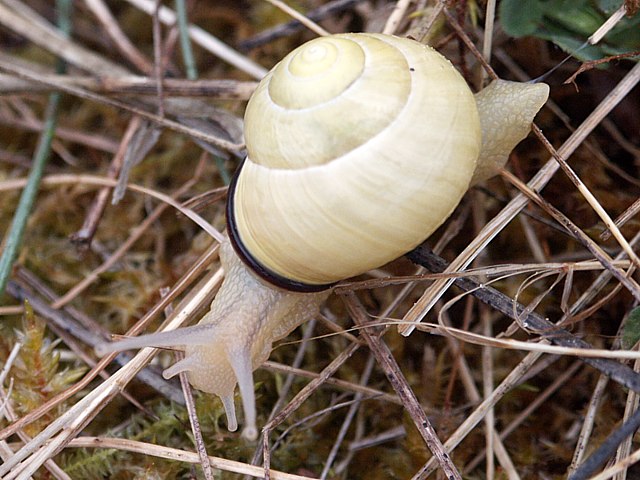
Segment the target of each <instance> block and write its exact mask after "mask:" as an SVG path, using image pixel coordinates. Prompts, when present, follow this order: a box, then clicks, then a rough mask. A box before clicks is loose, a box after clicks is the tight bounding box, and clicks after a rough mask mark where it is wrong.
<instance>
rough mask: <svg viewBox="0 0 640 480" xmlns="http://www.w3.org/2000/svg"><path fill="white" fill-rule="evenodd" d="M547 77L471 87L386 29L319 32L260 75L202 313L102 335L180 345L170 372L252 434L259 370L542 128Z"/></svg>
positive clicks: (428, 51) (125, 343)
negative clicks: (182, 321)
mask: <svg viewBox="0 0 640 480" xmlns="http://www.w3.org/2000/svg"><path fill="white" fill-rule="evenodd" d="M548 92H549V87H548V86H547V85H545V84H542V83H538V84H523V83H515V82H506V81H501V80H498V81H494V82H493V83H492V84H490V85H489V86H488V87H487V88H485V89H484V90H482V91H481V92H480V93H478V94H476V95H475V96H474V95H473V93H472V92H471V90H470V89H469V87H468V86H467V84H466V82H465V81H464V79H463V78H462V76H461V75H460V74H459V73H458V72H457V70H456V69H455V68H454V67H453V66H452V65H451V63H450V62H449V61H448V60H447V59H445V58H444V57H443V56H442V55H441V54H439V53H438V52H436V51H435V50H434V49H432V48H430V47H428V46H425V45H422V44H420V43H418V42H416V41H413V40H410V39H403V38H399V37H395V36H390V35H382V34H365V33H360V34H340V35H331V36H327V37H321V38H317V39H315V40H311V41H310V42H307V43H306V44H304V45H302V46H300V47H298V48H297V49H296V50H294V51H293V52H291V53H290V54H289V55H287V56H286V57H285V58H284V59H283V60H282V61H281V62H280V63H278V64H277V65H276V66H275V67H274V68H273V69H272V70H271V71H270V72H269V73H268V74H267V76H266V77H265V78H264V79H263V80H262V81H261V83H260V84H259V85H258V87H257V89H256V91H255V92H254V94H253V95H252V97H251V99H250V100H249V102H248V104H247V108H246V113H245V142H246V147H247V157H246V159H245V160H244V162H243V164H242V165H241V167H240V168H239V170H238V172H237V173H236V175H235V177H234V179H233V182H232V184H231V185H230V188H229V194H228V202H227V234H228V236H229V241H225V242H223V244H222V245H221V251H220V257H221V262H222V265H223V267H224V270H225V280H224V282H223V284H222V286H221V288H220V290H219V292H218V294H217V296H216V298H215V299H214V301H213V302H212V305H211V310H210V311H209V312H208V313H207V314H206V315H205V316H204V317H203V319H202V320H201V321H200V323H199V324H198V325H196V326H192V327H186V328H182V329H178V330H175V331H171V332H164V333H156V334H151V335H146V336H141V337H136V338H129V339H125V340H122V341H119V342H114V343H106V344H102V345H100V346H99V347H98V348H97V350H98V352H99V353H100V354H105V353H107V352H109V351H118V350H125V349H131V348H140V347H145V346H155V347H163V346H184V348H185V358H184V359H183V360H181V361H179V362H177V363H176V364H174V365H173V366H171V367H170V368H168V369H167V370H165V372H164V376H165V377H167V378H168V377H171V376H173V375H176V374H177V373H179V372H187V373H188V377H189V381H190V383H191V384H192V385H193V386H194V387H195V388H197V389H200V390H203V391H205V392H210V393H214V394H216V395H218V396H219V397H220V398H221V399H222V402H223V405H224V408H225V411H226V414H227V423H228V428H229V429H230V430H235V429H236V428H237V420H236V414H235V407H234V390H235V386H236V384H238V386H239V389H240V394H241V398H242V405H243V410H244V423H245V428H244V431H243V435H244V436H245V437H247V438H251V439H253V438H256V436H257V426H256V412H255V397H254V395H255V394H254V384H253V373H252V372H253V370H254V369H256V368H258V367H259V366H260V365H261V364H262V363H263V362H264V361H265V360H266V359H267V358H268V356H269V354H270V352H271V347H272V343H273V342H274V341H276V340H278V339H280V338H282V337H284V336H286V335H287V334H288V333H289V332H291V331H292V330H293V329H294V328H295V327H297V326H298V325H300V324H301V323H302V322H304V321H306V320H308V319H310V318H312V317H313V316H315V315H316V314H317V313H318V311H319V308H320V306H321V304H322V303H323V302H324V300H325V299H326V298H327V297H328V296H329V294H330V292H331V287H332V286H333V285H335V283H336V282H339V281H340V280H342V279H345V278H349V277H353V276H355V275H359V274H362V273H364V272H366V271H368V270H371V269H373V268H377V267H380V266H382V265H384V264H386V263H388V262H390V261H391V260H394V259H395V258H397V257H400V256H401V255H403V254H404V253H406V252H408V251H410V250H412V249H413V248H415V247H416V246H417V245H419V244H420V243H422V242H423V241H424V240H425V239H427V238H428V237H429V235H431V233H433V231H434V230H436V228H438V227H439V226H440V225H441V224H442V223H443V222H444V221H445V220H446V219H447V217H448V216H449V215H450V214H451V213H452V211H453V210H454V208H455V207H456V206H457V205H458V203H459V202H460V200H461V198H462V197H463V195H464V194H465V192H466V191H467V189H468V188H469V186H470V184H473V183H477V182H479V181H482V180H485V179H486V178H488V177H490V176H492V175H494V174H495V173H496V171H497V169H499V168H500V167H502V166H503V165H504V163H505V162H506V160H507V157H508V155H509V153H510V152H511V150H512V149H513V148H514V147H515V145H516V144H517V143H519V142H520V141H521V140H522V139H523V138H524V137H525V136H526V135H527V134H528V133H529V131H530V128H531V122H532V120H533V117H534V116H535V115H536V113H537V112H538V110H539V109H540V108H541V107H542V105H543V104H544V103H545V101H546V99H547V96H548Z"/></svg>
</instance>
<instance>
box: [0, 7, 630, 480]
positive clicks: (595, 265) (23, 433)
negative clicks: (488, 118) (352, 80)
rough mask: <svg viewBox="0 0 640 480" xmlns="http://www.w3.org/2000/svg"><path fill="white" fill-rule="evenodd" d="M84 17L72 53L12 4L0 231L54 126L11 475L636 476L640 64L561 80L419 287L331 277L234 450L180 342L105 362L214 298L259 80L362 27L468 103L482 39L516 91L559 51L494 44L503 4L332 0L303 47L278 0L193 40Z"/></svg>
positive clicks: (244, 10) (441, 242) (8, 364)
mask: <svg viewBox="0 0 640 480" xmlns="http://www.w3.org/2000/svg"><path fill="white" fill-rule="evenodd" d="M73 3H74V12H73V15H72V17H71V18H72V21H71V25H72V28H71V30H72V34H71V36H70V37H69V38H67V37H66V36H65V35H63V34H61V33H60V31H59V30H57V29H56V27H55V23H56V19H55V11H54V9H53V7H52V4H51V2H44V1H41V0H28V1H25V2H18V1H15V0H0V25H2V27H1V28H0V198H1V203H0V225H1V226H2V230H3V231H8V230H9V227H10V224H11V222H12V220H13V219H14V218H15V217H19V215H17V214H16V210H17V205H18V202H19V193H20V191H21V190H22V189H23V188H24V187H25V185H26V184H27V180H26V178H27V176H28V175H29V174H30V172H32V171H33V170H34V168H35V167H34V165H36V163H37V162H38V161H39V160H38V148H37V147H36V146H37V145H44V146H43V148H45V147H46V142H44V141H43V140H42V139H43V138H45V137H46V136H47V134H48V133H50V134H51V142H50V152H51V153H50V158H49V161H48V162H47V163H46V165H45V166H44V169H43V172H42V180H41V182H39V186H38V187H37V188H38V194H37V197H36V199H35V203H34V205H33V207H32V209H31V212H30V213H29V215H28V223H26V228H25V233H24V237H23V239H22V242H21V246H20V248H19V249H17V257H16V259H15V263H14V268H13V270H12V271H11V275H10V278H9V281H8V284H7V288H6V293H5V294H4V297H2V301H3V303H2V306H0V315H1V317H0V318H2V323H3V326H2V338H0V357H1V358H2V360H3V363H4V368H3V370H2V372H1V373H0V409H1V412H2V415H3V417H4V420H2V423H1V425H2V428H3V429H2V430H1V431H0V457H2V460H3V464H2V465H0V476H1V477H2V478H4V479H7V480H8V479H27V478H58V479H68V478H83V479H85V478H187V477H188V478H214V475H220V477H219V478H242V477H243V476H253V477H261V476H263V475H264V473H265V467H264V466H270V467H271V470H270V475H271V478H274V479H276V478H282V479H304V478H320V477H321V478H349V479H359V478H367V479H383V478H385V479H386V478H415V479H419V478H444V473H445V472H446V474H447V477H448V478H462V476H464V478H509V479H517V478H522V479H526V478H532V479H535V478H566V477H568V476H571V475H573V476H572V478H573V479H582V478H591V477H592V476H593V475H596V474H597V475H598V476H595V477H593V478H617V479H623V478H635V476H637V475H638V474H637V470H636V469H634V466H633V465H634V463H635V462H636V461H637V460H638V457H639V456H640V453H638V452H640V450H639V449H638V446H637V443H636V442H635V441H634V437H633V433H634V432H635V430H636V429H637V428H638V426H639V425H640V413H638V410H637V407H638V398H637V394H638V393H640V375H639V374H638V373H636V371H637V368H638V361H639V360H640V353H639V352H638V351H637V349H636V348H635V347H634V346H632V345H626V344H623V342H622V341H621V338H622V332H623V331H624V330H623V329H624V325H625V321H626V320H627V318H628V315H629V312H631V311H632V309H633V308H634V307H635V306H637V304H638V303H639V301H640V287H639V285H638V283H637V280H636V279H637V276H634V273H635V269H636V268H637V267H638V266H639V262H638V257H637V254H636V253H635V252H636V251H637V246H636V245H637V242H638V240H639V239H640V232H639V229H638V225H639V224H638V221H637V210H638V206H639V205H640V203H639V202H638V191H639V190H638V188H639V186H640V182H639V181H638V178H639V177H640V176H639V171H640V146H639V143H640V136H639V134H638V125H639V124H640V118H639V110H638V104H639V102H638V89H637V88H635V87H636V86H637V83H638V81H639V80H640V65H639V64H637V63H633V62H632V61H629V60H623V61H620V62H619V63H617V64H612V65H610V66H609V68H608V69H607V70H603V69H594V70H589V71H586V72H583V73H581V74H580V75H578V76H577V77H576V78H575V79H574V82H575V83H574V84H573V85H563V84H562V82H563V81H564V80H565V79H567V78H569V77H570V76H571V75H572V74H573V73H574V72H575V71H577V70H578V69H579V68H580V65H579V64H578V63H577V62H575V61H569V62H567V63H565V64H563V65H562V66H560V67H559V68H558V69H557V70H556V71H555V72H554V73H553V74H552V75H551V76H550V77H549V78H548V80H547V81H548V82H549V83H550V84H551V92H552V93H551V96H552V98H551V100H550V102H549V103H548V105H547V106H546V107H545V108H544V109H543V111H542V112H541V113H540V114H539V115H538V118H537V120H536V126H535V127H534V128H533V132H532V135H531V136H530V137H529V138H528V139H527V140H525V141H524V142H523V143H522V144H521V145H520V146H519V147H518V148H517V149H516V151H515V152H514V153H513V155H512V158H511V162H510V164H509V165H508V168H509V171H504V172H502V175H501V176H500V177H497V178H495V179H492V180H491V181H490V182H489V183H488V185H487V186H486V187H483V188H478V189H475V190H474V191H471V192H469V194H468V196H467V198H466V199H465V200H464V201H463V203H462V204H461V205H460V207H459V208H458V210H457V211H456V212H455V213H454V215H453V216H452V218H451V219H450V220H449V221H448V222H447V224H446V225H445V226H444V227H443V228H441V229H440V231H438V232H437V234H436V235H434V236H433V238H432V239H430V240H429V241H428V242H427V243H428V244H429V245H430V246H431V248H433V251H435V252H436V253H437V254H438V255H440V256H442V257H444V258H448V259H450V260H449V261H448V262H445V261H444V260H442V258H440V257H439V256H437V255H436V254H434V253H433V252H431V251H429V250H426V249H422V250H417V251H416V252H413V253H412V254H411V256H410V258H411V259H412V260H413V261H414V262H417V263H420V264H421V265H422V266H421V267H419V268H418V269H416V266H415V265H413V264H411V263H410V262H409V261H408V260H407V259H400V260H398V261H396V262H394V263H393V264H391V265H388V266H386V267H385V268H384V269H380V270H378V271H375V272H372V273H371V275H370V276H368V277H364V278H358V279H355V280H354V281H350V282H348V283H345V284H344V285H341V286H339V287H338V288H337V289H336V295H334V296H332V297H331V299H330V300H329V301H328V303H327V305H326V306H325V307H324V308H323V310H322V314H321V317H320V318H318V319H317V320H316V321H314V322H311V323H309V324H308V325H305V326H303V328H301V331H300V332H296V333H295V334H294V335H293V336H292V337H291V338H290V339H288V340H287V341H286V342H283V343H282V344H281V345H280V346H279V347H278V348H276V349H275V351H274V353H273V355H272V357H271V361H269V362H268V363H267V364H266V365H265V366H264V367H263V368H262V369H260V370H259V371H258V372H256V380H257V384H256V388H257V395H258V408H259V422H260V425H262V426H264V427H265V430H264V432H265V435H264V437H263V438H265V439H267V440H268V441H267V444H266V445H264V444H260V442H258V444H250V443H246V442H245V441H244V440H242V439H241V438H240V436H239V435H238V434H235V433H229V432H227V431H226V429H225V425H226V424H225V420H224V417H223V413H222V407H221V405H220V403H219V402H218V400H217V399H214V398H212V397H211V396H209V395H205V394H201V393H199V392H190V391H189V387H188V385H185V383H184V382H183V385H182V387H183V388H184V389H185V390H186V391H184V392H183V391H182V389H181V387H180V385H179V383H178V382H167V381H165V380H164V379H163V378H162V377H161V376H160V375H159V373H158V372H159V368H160V365H164V364H166V363H168V362H172V361H173V360H174V355H173V353H172V352H167V351H165V352H159V351H157V350H155V349H144V350H142V351H140V352H137V353H135V354H133V355H128V356H125V355H120V356H118V357H117V358H116V359H115V360H114V355H112V356H110V357H107V358H104V359H96V357H95V356H94V354H93V347H94V346H95V345H96V343H98V342H99V341H102V340H103V339H105V338H109V335H110V334H124V333H126V334H128V335H133V334H136V333H139V332H142V331H145V330H146V331H154V330H156V329H158V328H162V329H164V330H169V329H173V328H178V327H179V326H180V325H182V324H184V323H187V322H195V321H197V319H198V317H199V315H201V314H202V312H203V311H204V309H205V308H206V307H207V305H208V304H209V303H210V301H211V298H212V296H213V295H214V294H215V290H216V288H217V286H218V285H219V283H220V281H221V278H222V271H221V270H220V269H219V268H218V265H217V263H216V262H217V251H216V245H217V243H216V239H218V240H219V239H220V233H218V232H219V231H220V230H221V229H222V228H224V200H223V197H222V196H221V195H220V190H217V191H216V192H214V193H213V194H208V193H207V192H210V191H212V190H215V189H222V191H224V187H225V184H226V183H227V182H228V178H229V175H230V173H232V172H233V171H234V169H235V168H236V166H237V165H238V162H239V160H240V158H241V155H242V145H241V133H240V132H241V121H240V120H239V118H240V117H241V115H242V112H243V108H244V103H245V100H246V99H247V97H248V95H249V94H250V92H251V90H252V88H253V87H254V85H255V83H254V82H255V80H256V79H259V78H260V77H261V76H262V75H264V72H265V71H266V70H265V67H267V68H268V67H270V66H272V65H273V64H274V62H275V61H277V59H279V58H280V57H282V56H283V55H284V54H285V53H286V52H288V51H289V50H290V49H291V48H293V47H294V46H296V45H298V44H299V43H301V42H302V41H304V40H305V39H308V38H312V37H313V36H314V35H316V34H323V32H325V31H329V32H334V33H337V32H340V31H346V30H355V29H364V28H366V29H370V30H373V31H385V32H387V33H391V32H396V33H397V34H400V35H404V34H410V35H412V36H414V37H415V38H421V39H428V40H429V42H430V43H431V44H434V45H436V46H437V47H438V48H439V49H441V50H442V51H443V52H444V53H445V54H446V55H447V56H448V57H449V58H450V59H451V60H452V61H453V62H454V63H455V64H456V65H458V66H459V67H460V69H461V71H462V72H463V73H464V74H465V76H466V77H467V79H468V80H469V82H470V83H471V84H472V85H475V84H478V83H481V82H482V81H484V80H483V79H484V78H485V77H491V76H492V75H495V73H494V72H493V70H490V69H488V70H483V68H482V63H483V62H482V61H481V60H482V54H480V52H479V51H478V49H477V48H476V47H475V46H476V45H482V47H481V48H480V50H481V51H482V52H483V54H484V56H485V58H489V56H490V57H491V59H492V60H491V65H492V67H493V68H494V69H495V71H496V72H497V74H498V75H499V76H500V77H503V78H510V79H520V80H527V79H529V78H534V77H537V76H538V75H540V74H542V73H544V72H545V71H548V70H550V69H552V68H554V67H556V66H557V65H558V64H559V63H560V61H561V60H562V59H563V56H562V55H561V54H560V53H559V52H558V51H557V50H555V49H554V47H553V46H551V45H550V44H547V43H544V42H541V41H538V40H533V39H522V40H518V41H515V40H513V39H509V38H505V37H504V35H503V34H500V33H495V32H499V29H493V30H491V29H489V31H487V32H484V30H483V28H482V26H483V24H482V22H487V23H486V25H492V24H493V21H494V16H495V12H494V11H493V8H495V7H494V3H493V2H488V3H487V7H486V8H487V10H486V11H483V12H482V14H481V23H480V24H479V25H474V24H473V23H472V22H471V21H470V15H469V11H467V10H465V5H466V6H467V7H471V6H474V5H475V3H473V2H468V3H459V4H458V6H455V7H445V4H443V3H437V4H436V6H435V7H433V8H432V9H430V10H427V11H422V10H420V6H421V5H422V4H423V3H425V2H421V1H419V2H405V1H403V0H400V1H398V2H390V3H388V4H385V3H384V2H383V4H382V5H380V4H378V3H377V2H367V1H364V0H362V1H345V0H341V1H340V0H338V1H334V2H329V4H328V5H325V6H324V7H323V8H321V9H320V11H321V12H324V13H321V16H322V20H321V21H320V25H321V26H319V25H316V24H315V23H314V22H313V21H311V20H308V19H304V21H305V23H306V24H307V27H308V28H309V29H298V30H295V29H292V27H291V25H287V22H289V20H290V17H289V14H290V13H291V12H282V11H281V10H279V9H278V8H277V7H278V6H282V5H281V2H276V1H275V0H272V1H269V2H263V1H260V0H252V1H250V2H243V3H242V5H237V4H236V2H227V3H223V2H215V3H214V2H202V1H200V2H187V4H186V6H187V13H188V17H189V18H188V21H189V22H192V25H186V24H185V23H182V22H181V21H180V20H179V17H176V15H175V13H174V12H173V10H171V9H172V8H174V7H175V6H177V7H178V8H183V7H184V5H183V2H175V4H173V3H172V2H165V3H166V6H159V5H157V4H156V2H153V1H152V0H128V1H127V2H110V3H108V4H106V3H104V2H103V1H102V0H85V1H83V2H73ZM287 3H289V5H293V3H292V2H287ZM374 3H375V6H374ZM416 3H417V4H418V6H416ZM169 5H171V9H170V8H169ZM296 5H297V6H298V7H301V6H304V7H306V8H308V9H309V10H313V9H314V8H318V7H320V2H316V1H313V0H308V1H305V2H298V3H297V4H296ZM619 18H620V17H619V16H618V17H614V19H613V21H617V20H616V19H618V20H619ZM196 25H199V26H196ZM313 32H315V33H313ZM492 32H493V33H495V35H492V34H491V33H492ZM212 34H213V35H215V36H216V37H217V38H215V37H214V36H213V35H212ZM592 38H594V39H597V38H599V37H598V36H595V37H592ZM188 39H190V41H189V40H188ZM180 42H183V43H180ZM256 42H259V43H260V44H259V45H258V46H254V47H252V48H251V49H250V50H248V51H246V52H245V53H241V51H240V48H241V46H242V45H248V44H250V43H253V44H254V45H255V43H256ZM189 45H191V48H190V47H189ZM190 49H192V57H193V58H191V56H190V55H189V51H190ZM56 59H63V60H65V62H66V69H64V70H61V69H60V68H59V67H58V68H56ZM485 65H486V62H485ZM482 72H484V73H482ZM634 88H635V90H634ZM52 92H60V93H62V97H61V98H60V99H59V105H58V106H57V108H55V106H53V107H52V106H51V105H52V98H54V97H52V96H51V95H52V94H53V93H52ZM53 103H55V102H53ZM47 105H49V107H47ZM54 120H55V124H56V127H55V130H53V128H51V127H52V126H53V124H54ZM145 144H146V146H145ZM132 145H137V146H135V147H134V146H132ZM45 150H46V148H45ZM47 151H48V150H47ZM125 187H126V188H125ZM114 188H115V189H116V191H121V192H122V199H121V200H120V201H119V202H118V203H117V204H112V203H111V196H112V193H113V191H114ZM201 194H203V196H202V197H198V201H196V202H191V203H188V204H187V205H189V207H188V208H187V207H185V206H181V204H182V203H183V202H185V201H187V200H189V199H192V198H194V197H197V196H199V195H201ZM178 211H180V212H182V213H178ZM634 215H635V216H634ZM26 218H27V217H26V216H23V219H26ZM616 218H617V219H618V220H615V221H614V220H613V219H616ZM70 238H73V242H72V241H71V240H70ZM9 247H10V246H9V241H8V239H7V238H6V237H5V240H4V243H3V250H4V251H5V252H6V251H7V250H8V249H9ZM454 284H455V285H454ZM166 287H170V288H168V289H167V288H166ZM461 291H462V292H463V293H462V294H461V293H460V292H461ZM32 310H33V311H32ZM34 312H35V313H34ZM165 316H166V319H165V318H164V317H165ZM41 320H44V321H45V322H46V329H45V326H44V323H42V322H41ZM163 321H164V323H163ZM396 324H397V325H396ZM396 326H397V327H398V328H396ZM14 330H16V331H18V332H19V333H14ZM398 330H399V331H400V333H402V334H404V335H401V334H399V333H398ZM412 332H413V333H412ZM410 333H411V335H409V334H410ZM54 339H55V340H54ZM54 341H56V342H58V343H55V344H54V343H52V342H54ZM585 349H588V352H585ZM112 364H113V365H112ZM192 395H193V398H192ZM185 398H187V399H190V398H191V400H192V402H193V404H192V405H191V401H190V402H187V404H188V405H189V407H190V408H188V409H187V408H186V407H185V400H184V399H185ZM194 409H195V410H194ZM194 411H195V413H194ZM270 412H271V413H270ZM190 421H191V424H192V425H193V424H194V423H198V425H199V426H196V427H194V428H196V432H198V431H199V432H200V433H201V435H199V434H198V433H196V434H191V432H190V426H189V425H188V423H189V422H190ZM194 439H195V440H194ZM430 449H431V452H430V451H429V450H430ZM590 462H591V463H590ZM194 464H196V465H197V466H196V467H194V466H193V465H194ZM605 468H606V470H604V469H605ZM599 472H601V473H599Z"/></svg>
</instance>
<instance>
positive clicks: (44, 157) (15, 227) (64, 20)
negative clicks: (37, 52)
mask: <svg viewBox="0 0 640 480" xmlns="http://www.w3.org/2000/svg"><path fill="white" fill-rule="evenodd" d="M71 6H72V3H71V1H70V0H57V1H56V7H57V11H58V26H59V28H60V31H61V32H62V34H63V35H65V36H67V37H68V36H69V32H70V31H71ZM64 69H65V67H64V64H63V63H58V66H57V71H58V73H63V72H64ZM60 98H61V94H60V93H57V92H54V93H52V94H50V95H49V101H48V103H47V107H46V110H45V114H44V117H45V120H44V128H43V131H42V134H41V135H40V137H39V139H38V145H37V147H36V151H35V154H34V156H33V165H32V167H31V173H30V174H29V180H28V182H27V185H26V186H25V187H24V190H23V191H22V195H21V196H20V201H19V202H18V208H17V209H16V212H15V214H14V216H13V220H12V222H11V227H10V228H9V232H8V234H7V237H6V240H5V245H4V249H3V251H2V256H0V296H2V294H3V293H4V289H5V287H6V286H7V281H8V280H9V277H10V275H11V269H12V267H13V262H14V261H15V259H16V257H17V255H18V250H19V249H20V246H21V245H22V237H23V236H24V230H25V228H26V226H27V219H28V218H29V213H30V212H31V208H32V207H33V202H34V200H35V198H36V194H37V193H38V189H39V186H40V180H41V179H42V174H43V172H44V168H45V166H46V165H47V161H48V160H49V156H50V155H51V142H52V141H53V135H54V132H55V130H56V120H57V117H58V106H59V105H60Z"/></svg>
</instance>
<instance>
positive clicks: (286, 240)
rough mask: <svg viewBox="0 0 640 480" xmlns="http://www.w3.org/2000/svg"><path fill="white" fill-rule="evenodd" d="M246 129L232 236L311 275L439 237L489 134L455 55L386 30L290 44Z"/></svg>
mask: <svg viewBox="0 0 640 480" xmlns="http://www.w3.org/2000/svg"><path fill="white" fill-rule="evenodd" d="M325 86H326V88H325ZM245 141H246V144H247V152H248V156H247V158H246V160H245V162H244V164H243V166H242V169H241V170H240V171H239V173H238V174H237V177H236V179H235V185H234V191H233V192H230V203H229V209H228V218H229V219H230V220H229V224H230V226H232V227H233V228H230V236H231V237H232V240H233V241H234V243H235V244H236V246H237V245H238V244H240V245H241V247H242V250H243V251H244V256H245V257H246V256H249V257H251V259H252V261H253V262H254V263H257V264H259V265H261V266H262V267H264V268H263V270H264V271H266V272H271V273H273V274H275V275H276V277H280V278H282V279H290V280H293V281H294V282H297V283H298V284H300V285H303V286H304V285H310V286H311V288H313V286H322V285H326V284H331V283H334V282H336V281H338V280H341V279H343V278H348V277H351V276H354V275H357V274H360V273H363V272H365V271H367V270H370V269H372V268H376V267H379V266H381V265H384V264H385V263H387V262H389V261H391V260H393V259H395V258H397V257H399V256H400V255H402V254H404V253H406V252H407V251H409V250H411V249H412V248H414V247H415V246H416V245H418V244H419V243H421V242H422V241H423V240H424V239H426V238H427V237H428V236H429V235H430V234H431V233H433V231H434V230H435V229H436V228H437V227H438V226H440V224H441V223H442V222H443V221H444V220H445V219H446V218H447V217H448V216H449V214H450V213H451V212H452V211H453V209H454V208H455V206H456V205H457V204H458V202H459V201H460V199H461V198H462V196H463V195H464V192H465V191H466V189H467V187H468V185H469V181H470V179H471V176H472V174H473V171H474V168H475V163H476V159H477V157H478V152H479V149H480V143H481V139H480V126H479V120H478V113H477V109H476V104H475V100H474V98H473V95H472V93H471V91H470V89H469V88H468V86H467V85H466V83H465V81H464V79H463V78H462V77H461V76H460V75H459V74H458V72H457V71H456V70H455V68H453V66H452V65H451V64H450V63H449V61H448V60H446V59H445V58H444V57H442V56H441V55H440V54H438V53H437V52H436V51H435V50H433V49H431V48H429V47H426V46H424V45H421V44H419V43H417V42H415V41H412V40H408V39H400V38H397V37H391V36H383V35H376V34H344V35H334V36H330V37H323V38H319V39H316V40H312V41H311V42H308V43H306V44H304V45H302V46H301V47H299V48H298V49H296V50H294V51H293V52H291V53H290V54H289V55H288V56H287V57H285V58H284V59H283V60H282V61H281V62H280V63H279V64H278V65H276V67H274V69H273V70H272V71H271V72H270V73H269V74H268V75H267V76H266V77H265V78H264V79H263V81H262V82H261V83H260V85H259V87H258V89H257V90H256V92H255V93H254V95H253V96H252V98H251V100H250V101H249V104H248V106H247V111H246V113H245ZM241 255H242V253H241ZM267 276H268V275H267ZM293 288H294V289H299V290H305V289H304V288H296V287H295V285H294V287H293Z"/></svg>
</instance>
